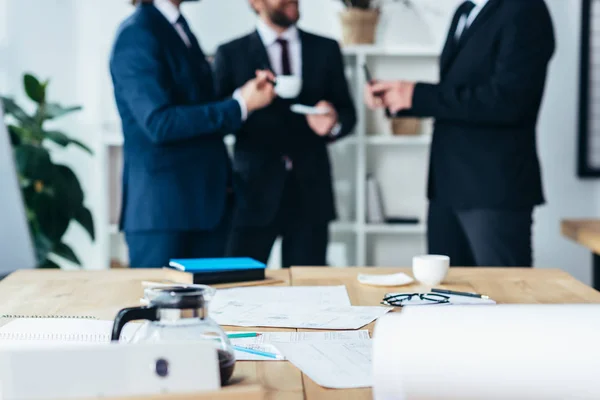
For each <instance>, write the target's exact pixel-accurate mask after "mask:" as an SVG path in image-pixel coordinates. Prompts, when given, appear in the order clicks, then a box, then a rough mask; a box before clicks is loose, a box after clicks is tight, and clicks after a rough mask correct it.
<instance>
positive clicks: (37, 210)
mask: <svg viewBox="0 0 600 400" xmlns="http://www.w3.org/2000/svg"><path fill="white" fill-rule="evenodd" d="M27 192H31V190H28V191H27ZM27 197H31V198H30V199H28V200H27ZM27 197H26V201H27V203H28V205H29V209H30V210H31V211H32V212H33V213H34V214H35V216H36V220H37V223H38V225H39V229H40V231H41V232H42V233H43V234H44V236H45V237H47V238H48V239H49V240H50V241H51V243H52V245H51V246H50V249H52V248H53V247H54V243H57V242H59V241H60V240H61V239H62V237H63V236H64V234H65V233H66V232H67V229H68V228H69V224H70V222H71V218H72V214H73V213H74V210H72V209H71V210H70V209H68V208H67V206H66V204H63V203H61V202H60V200H58V199H57V198H56V197H55V196H52V195H50V194H48V193H46V192H42V193H36V192H35V191H33V194H31V193H29V195H27Z"/></svg>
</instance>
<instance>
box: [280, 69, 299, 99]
mask: <svg viewBox="0 0 600 400" xmlns="http://www.w3.org/2000/svg"><path fill="white" fill-rule="evenodd" d="M301 91H302V78H300V77H299V76H296V75H278V76H277V79H276V82H275V93H277V96H279V97H281V98H282V99H294V98H296V97H298V95H300V92H301Z"/></svg>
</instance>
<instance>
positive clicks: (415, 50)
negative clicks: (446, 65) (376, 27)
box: [343, 44, 440, 58]
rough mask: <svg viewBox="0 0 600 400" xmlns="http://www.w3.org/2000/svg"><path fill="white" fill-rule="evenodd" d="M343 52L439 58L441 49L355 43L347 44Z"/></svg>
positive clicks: (348, 53) (356, 54)
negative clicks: (353, 44)
mask: <svg viewBox="0 0 600 400" xmlns="http://www.w3.org/2000/svg"><path fill="white" fill-rule="evenodd" d="M343 52H344V54H345V55H347V56H359V55H364V56H390V57H427V58H437V57H439V56H440V49H438V48H437V47H434V46H431V45H405V46H385V47H384V46H376V45H368V44H367V45H355V46H346V47H344V48H343Z"/></svg>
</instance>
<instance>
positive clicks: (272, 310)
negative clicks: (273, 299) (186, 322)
mask: <svg viewBox="0 0 600 400" xmlns="http://www.w3.org/2000/svg"><path fill="white" fill-rule="evenodd" d="M391 309H392V308H390V307H352V306H346V307H327V306H309V305H298V304H293V303H282V304H277V303H269V304H248V303H238V302H229V303H227V304H225V305H222V307H221V308H219V309H211V317H212V318H213V319H214V320H215V321H216V322H217V323H218V324H219V325H230V326H245V327H253V326H257V327H261V326H262V327H273V328H299V329H328V330H344V329H359V328H362V327H363V326H365V325H367V324H370V323H371V322H373V321H374V320H375V319H377V318H379V317H381V316H382V315H385V314H386V313H387V312H389V311H390V310H391Z"/></svg>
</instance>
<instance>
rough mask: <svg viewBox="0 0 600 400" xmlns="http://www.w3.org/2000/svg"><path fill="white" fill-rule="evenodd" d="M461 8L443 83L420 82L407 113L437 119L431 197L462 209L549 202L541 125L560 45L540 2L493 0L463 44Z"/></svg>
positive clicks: (443, 69)
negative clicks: (546, 89)
mask: <svg viewBox="0 0 600 400" xmlns="http://www.w3.org/2000/svg"><path fill="white" fill-rule="evenodd" d="M461 13H462V10H461V9H459V10H458V11H457V13H456V15H455V17H454V20H453V22H452V28H451V30H450V33H449V35H448V40H447V42H446V45H445V47H444V51H443V53H442V57H441V65H440V69H441V77H440V83H439V84H425V83H419V84H417V86H416V88H415V92H414V96H413V108H412V109H411V110H409V111H407V112H401V113H400V116H402V115H415V116H419V117H435V119H436V122H435V129H434V135H433V143H432V148H431V162H430V175H429V198H430V199H432V200H436V201H438V202H440V203H443V204H446V205H448V206H450V207H453V208H457V209H469V208H502V209H513V208H525V207H533V206H535V205H539V204H541V203H543V202H544V196H543V190H542V182H541V173H540V165H539V161H538V156H537V150H536V123H537V119H538V114H539V109H540V104H541V101H542V97H543V93H544V86H545V81H546V75H547V70H548V64H549V61H550V59H551V58H552V55H553V53H554V50H555V41H554V31H553V27H552V21H551V18H550V14H549V12H548V9H547V7H546V4H545V3H544V1H543V0H526V1H524V0H490V1H489V3H487V5H486V6H485V7H484V8H483V9H482V11H481V13H480V14H479V16H478V17H477V18H476V19H475V21H474V22H473V24H472V25H471V27H470V28H469V29H468V30H467V31H466V32H465V33H464V34H463V36H462V37H461V39H460V41H459V42H458V44H457V43H456V41H455V39H454V34H455V31H456V26H457V24H458V21H459V17H460V15H461Z"/></svg>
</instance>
